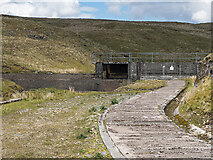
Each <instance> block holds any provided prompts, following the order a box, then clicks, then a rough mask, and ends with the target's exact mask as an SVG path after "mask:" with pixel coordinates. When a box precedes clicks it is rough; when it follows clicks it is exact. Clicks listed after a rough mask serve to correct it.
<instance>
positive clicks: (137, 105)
mask: <svg viewBox="0 0 213 160" xmlns="http://www.w3.org/2000/svg"><path fill="white" fill-rule="evenodd" d="M184 84H185V83H184V81H180V80H171V81H169V82H168V86H167V87H163V88H161V89H158V90H156V91H153V92H149V93H145V94H141V95H140V96H139V97H137V98H135V99H130V100H129V101H127V102H124V103H122V104H119V105H116V106H112V107H111V108H110V110H109V111H108V113H107V114H106V117H105V120H106V128H107V132H108V134H109V136H110V137H111V140H112V141H113V142H114V144H115V146H116V147H117V149H118V150H119V151H120V152H121V154H123V155H124V157H126V158H202V159H203V158H210V157H211V145H209V144H206V143H204V142H202V141H199V140H198V139H196V138H194V137H192V136H189V135H188V134H186V133H184V132H182V131H181V130H179V129H178V128H177V127H176V126H174V125H173V124H172V123H170V122H168V121H167V120H166V119H165V117H164V116H163V115H162V114H161V113H160V108H161V106H162V105H165V103H166V101H168V99H171V97H174V95H176V94H177V92H178V91H179V90H180V89H181V88H183V86H184ZM114 158H115V157H114ZM116 158H118V157H116Z"/></svg>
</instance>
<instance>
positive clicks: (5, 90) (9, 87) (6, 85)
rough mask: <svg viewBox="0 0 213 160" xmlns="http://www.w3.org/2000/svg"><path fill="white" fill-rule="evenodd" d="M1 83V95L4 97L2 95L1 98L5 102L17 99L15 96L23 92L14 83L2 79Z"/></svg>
mask: <svg viewBox="0 0 213 160" xmlns="http://www.w3.org/2000/svg"><path fill="white" fill-rule="evenodd" d="M0 82H1V83H0V88H1V91H2V93H1V94H2V95H3V96H2V95H1V97H2V100H3V101H5V100H9V99H13V98H16V97H15V94H16V93H19V92H22V91H23V88H22V87H21V86H19V85H17V84H16V83H14V82H12V81H9V80H6V79H0Z"/></svg>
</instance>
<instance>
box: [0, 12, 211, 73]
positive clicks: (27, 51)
mask: <svg viewBox="0 0 213 160" xmlns="http://www.w3.org/2000/svg"><path fill="white" fill-rule="evenodd" d="M2 21H3V31H2V40H3V47H2V51H3V54H2V58H3V64H2V67H3V73H20V72H35V71H39V72H55V73H92V72H94V65H93V64H92V57H91V54H92V53H93V52H101V53H102V52H104V53H105V52H115V53H117V52H169V53H172V52H176V53H177V52H179V53H188V52H190V53H191V52H193V53H194V52H210V45H209V44H210V40H211V36H210V28H211V27H210V26H211V25H210V23H208V24H187V23H173V22H171V23H168V22H166V23H162V22H128V21H127V22H125V21H111V20H91V19H46V18H21V17H12V16H3V18H2ZM36 36H37V37H36Z"/></svg>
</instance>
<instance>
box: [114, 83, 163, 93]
mask: <svg viewBox="0 0 213 160" xmlns="http://www.w3.org/2000/svg"><path fill="white" fill-rule="evenodd" d="M164 86H166V81H164V80H137V81H136V82H135V83H133V84H129V85H126V86H122V87H119V88H118V89H116V91H122V92H125V91H143V90H153V89H157V88H159V87H164Z"/></svg>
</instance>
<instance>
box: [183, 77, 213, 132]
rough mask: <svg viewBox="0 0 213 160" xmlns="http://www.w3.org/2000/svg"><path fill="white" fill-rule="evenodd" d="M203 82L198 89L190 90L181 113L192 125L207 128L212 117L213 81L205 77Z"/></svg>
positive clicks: (185, 97)
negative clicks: (212, 86)
mask: <svg viewBox="0 0 213 160" xmlns="http://www.w3.org/2000/svg"><path fill="white" fill-rule="evenodd" d="M191 80H192V81H193V79H191ZM202 81H203V82H202V83H201V84H200V85H198V86H197V87H196V88H195V87H193V83H191V84H192V86H191V89H189V90H188V91H187V92H186V94H185V96H184V99H183V102H182V103H181V105H180V113H181V115H183V117H184V118H186V119H187V120H188V121H190V122H191V123H192V124H194V125H196V126H199V127H201V128H203V129H204V128H205V126H206V125H208V124H210V116H211V97H212V89H211V85H212V82H211V81H212V80H211V77H210V76H208V77H205V78H204V79H203V80H202Z"/></svg>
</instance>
